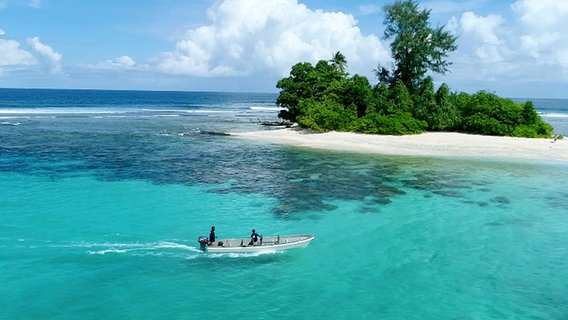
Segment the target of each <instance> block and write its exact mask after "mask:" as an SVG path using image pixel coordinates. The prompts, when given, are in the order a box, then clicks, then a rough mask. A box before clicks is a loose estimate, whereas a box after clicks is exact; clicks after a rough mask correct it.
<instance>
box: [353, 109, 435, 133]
mask: <svg viewBox="0 0 568 320" xmlns="http://www.w3.org/2000/svg"><path fill="white" fill-rule="evenodd" d="M427 127H428V124H427V123H426V122H425V121H420V120H418V119H415V118H413V117H412V114H410V113H408V112H402V113H394V114H389V115H386V116H383V115H380V114H378V113H371V114H368V115H366V116H364V117H362V118H359V119H357V120H356V121H355V122H353V124H352V125H351V130H353V131H356V132H361V133H378V134H390V135H404V134H416V133H422V132H425V131H426V128H427Z"/></svg>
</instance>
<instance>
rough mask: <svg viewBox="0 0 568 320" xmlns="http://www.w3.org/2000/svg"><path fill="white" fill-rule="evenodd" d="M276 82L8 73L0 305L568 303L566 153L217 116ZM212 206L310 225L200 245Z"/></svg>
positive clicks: (240, 215) (220, 315) (291, 315)
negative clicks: (463, 155) (237, 245)
mask: <svg viewBox="0 0 568 320" xmlns="http://www.w3.org/2000/svg"><path fill="white" fill-rule="evenodd" d="M275 99H276V94H248V93H199V92H142V91H88V90H30V89H21V90H19V89H0V284H1V287H0V288H1V289H0V319H208V320H209V319H250V318H253V319H568V271H567V270H568V200H567V199H568V184H567V182H566V181H568V164H559V163H553V162H551V163H548V162H519V161H514V162H513V161H512V162H506V161H498V162H496V161H491V160H479V159H471V160H464V159H439V158H427V157H397V156H382V155H369V154H352V153H342V152H325V151H321V150H320V151H317V150H310V149H305V148H295V147H288V146H279V145H272V144H267V143H263V142H253V141H249V140H239V139H238V138H236V137H233V136H230V135H224V134H222V133H226V132H234V131H250V130H271V129H270V128H266V127H262V126H259V125H258V124H257V122H258V121H259V120H260V121H275V120H277V117H276V114H277V112H278V109H277V108H276V107H275V105H274V102H275ZM533 102H534V103H535V106H536V107H537V111H538V112H539V113H540V114H541V115H542V117H543V118H544V119H545V121H547V122H549V123H551V124H552V125H553V126H554V127H555V131H556V133H559V134H563V135H565V136H568V100H543V99H533ZM212 225H215V226H216V229H217V235H218V236H219V237H221V238H223V237H247V236H248V235H249V234H250V230H251V229H252V228H255V229H256V230H257V231H259V233H261V234H264V235H276V234H295V233H313V234H315V235H316V239H315V240H314V241H313V242H312V243H311V244H310V246H308V247H307V248H305V249H297V250H291V251H287V252H278V253H265V254H232V255H222V254H221V255H214V254H205V253H202V252H200V251H199V250H197V247H198V243H197V238H198V236H200V235H207V234H208V231H209V229H210V227H211V226H212Z"/></svg>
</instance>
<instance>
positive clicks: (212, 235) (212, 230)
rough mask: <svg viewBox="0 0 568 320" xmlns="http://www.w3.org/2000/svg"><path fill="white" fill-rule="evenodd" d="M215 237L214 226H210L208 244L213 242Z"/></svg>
mask: <svg viewBox="0 0 568 320" xmlns="http://www.w3.org/2000/svg"><path fill="white" fill-rule="evenodd" d="M216 238H217V237H216V236H215V226H212V227H211V232H210V233H209V244H213V243H215V239H216Z"/></svg>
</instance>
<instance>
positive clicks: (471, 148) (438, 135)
mask: <svg viewBox="0 0 568 320" xmlns="http://www.w3.org/2000/svg"><path fill="white" fill-rule="evenodd" d="M231 135H234V136H237V137H241V138H245V139H253V140H258V141H265V142H270V143H276V144H284V145H292V146H298V147H307V148H316V149H325V150H334V151H347V152H357V153H376V154H385V155H410V156H434V157H458V158H460V157H469V158H493V159H519V160H545V161H568V141H567V140H566V139H563V140H556V141H554V139H528V138H513V137H495V136H483V135H471V134H462V133H449V132H429V133H423V134H418V135H406V136H385V135H370V134H358V133H348V132H326V133H311V132H308V131H305V130H301V129H299V128H288V129H279V130H265V131H255V132H240V133H231Z"/></svg>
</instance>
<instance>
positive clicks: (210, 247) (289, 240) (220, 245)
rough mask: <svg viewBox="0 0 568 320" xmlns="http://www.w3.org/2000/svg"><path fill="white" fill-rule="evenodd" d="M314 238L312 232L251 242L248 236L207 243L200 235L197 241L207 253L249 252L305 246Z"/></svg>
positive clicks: (205, 238)
mask: <svg viewBox="0 0 568 320" xmlns="http://www.w3.org/2000/svg"><path fill="white" fill-rule="evenodd" d="M314 238H315V236H314V235H313V234H295V235H286V236H280V235H278V236H270V237H263V236H261V237H260V239H259V241H257V242H256V243H255V244H252V243H251V239H250V238H234V239H223V240H219V241H215V242H214V243H209V242H208V240H207V237H205V236H201V237H199V239H198V240H197V241H198V242H199V244H200V249H201V250H203V251H205V252H209V253H247V252H249V253H250V252H267V251H268V252H270V251H283V250H288V249H293V248H305V247H307V246H308V245H309V244H310V242H311V241H312V240H314Z"/></svg>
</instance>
